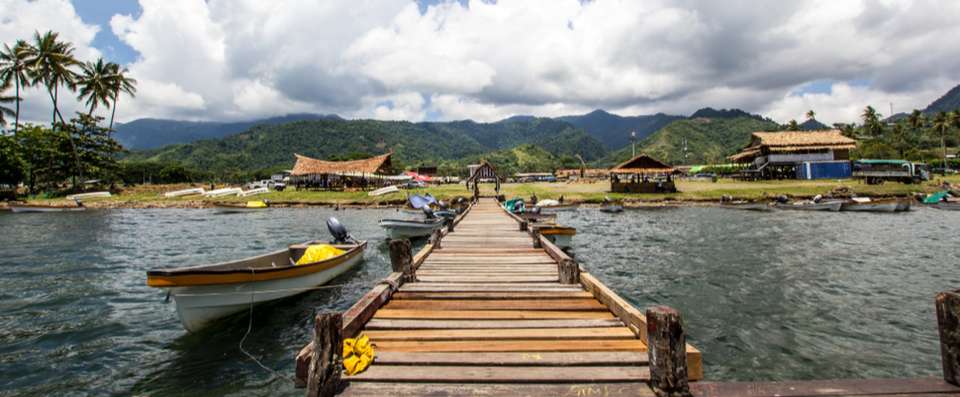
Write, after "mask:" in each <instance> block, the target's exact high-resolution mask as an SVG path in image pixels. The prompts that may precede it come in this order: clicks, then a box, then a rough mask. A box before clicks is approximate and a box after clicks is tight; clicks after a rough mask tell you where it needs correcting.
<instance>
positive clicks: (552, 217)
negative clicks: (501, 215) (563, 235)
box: [516, 212, 557, 223]
mask: <svg viewBox="0 0 960 397" xmlns="http://www.w3.org/2000/svg"><path fill="white" fill-rule="evenodd" d="M516 215H517V216H519V217H520V219H524V220H526V221H527V222H528V223H554V222H556V221H557V214H556V213H543V212H523V213H519V214H516Z"/></svg>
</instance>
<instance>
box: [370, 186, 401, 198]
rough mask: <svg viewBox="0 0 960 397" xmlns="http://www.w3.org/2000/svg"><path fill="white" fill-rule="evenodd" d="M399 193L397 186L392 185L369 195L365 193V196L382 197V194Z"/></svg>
mask: <svg viewBox="0 0 960 397" xmlns="http://www.w3.org/2000/svg"><path fill="white" fill-rule="evenodd" d="M399 191H400V188H398V187H397V186H395V185H394V186H387V187H382V188H379V189H377V190H373V191H371V192H370V193H367V195H368V196H383V195H384V194H390V193H396V192H399Z"/></svg>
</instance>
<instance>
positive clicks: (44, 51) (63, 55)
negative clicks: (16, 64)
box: [26, 31, 79, 124]
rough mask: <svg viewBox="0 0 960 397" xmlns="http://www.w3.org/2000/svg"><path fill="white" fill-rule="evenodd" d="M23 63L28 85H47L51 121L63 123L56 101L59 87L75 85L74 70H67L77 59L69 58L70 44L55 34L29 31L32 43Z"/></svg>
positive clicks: (71, 49)
mask: <svg viewBox="0 0 960 397" xmlns="http://www.w3.org/2000/svg"><path fill="white" fill-rule="evenodd" d="M26 53H27V55H26V57H27V59H26V60H27V65H28V66H29V70H30V79H31V80H30V84H32V85H37V84H43V85H44V86H45V87H47V93H48V94H49V95H50V100H51V101H53V116H52V119H53V123H54V124H56V122H57V118H59V119H60V122H61V123H65V121H64V119H63V115H62V114H60V108H59V106H58V101H59V97H60V86H66V87H67V88H69V89H73V88H74V87H75V81H76V76H77V74H76V72H74V71H73V69H71V68H72V67H73V66H74V65H77V64H78V63H79V62H78V61H77V60H76V58H74V57H73V44H70V43H67V42H63V41H60V40H59V33H55V32H52V31H48V32H47V33H44V34H43V35H41V34H40V32H35V33H34V34H33V45H31V46H29V47H28V48H27V49H26Z"/></svg>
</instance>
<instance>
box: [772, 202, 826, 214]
mask: <svg viewBox="0 0 960 397" xmlns="http://www.w3.org/2000/svg"><path fill="white" fill-rule="evenodd" d="M773 206H774V208H777V209H781V210H793V211H833V212H836V211H840V207H842V206H843V201H820V202H817V201H795V202H792V203H773Z"/></svg>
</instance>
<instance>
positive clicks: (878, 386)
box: [690, 378, 960, 397]
mask: <svg viewBox="0 0 960 397" xmlns="http://www.w3.org/2000/svg"><path fill="white" fill-rule="evenodd" d="M690 391H691V392H693V395H695V396H697V397H733V396H742V397H766V396H782V397H800V396H804V397H806V396H888V395H910V396H918V395H923V394H929V395H943V396H946V395H958V394H960V387H957V386H954V385H951V384H949V383H947V382H944V381H943V380H942V379H937V378H919V379H845V380H812V381H786V382H724V383H715V382H695V383H691V384H690Z"/></svg>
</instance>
